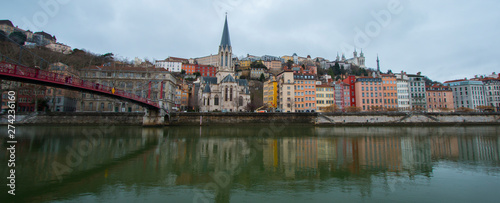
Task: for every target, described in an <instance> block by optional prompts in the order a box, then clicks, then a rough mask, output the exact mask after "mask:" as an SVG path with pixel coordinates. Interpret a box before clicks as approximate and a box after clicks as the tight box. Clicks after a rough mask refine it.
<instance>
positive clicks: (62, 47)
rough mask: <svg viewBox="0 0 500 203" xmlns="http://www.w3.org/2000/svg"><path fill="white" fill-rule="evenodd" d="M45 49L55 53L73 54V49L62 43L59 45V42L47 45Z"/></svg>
mask: <svg viewBox="0 0 500 203" xmlns="http://www.w3.org/2000/svg"><path fill="white" fill-rule="evenodd" d="M45 47H46V48H47V49H50V50H51V51H53V52H60V53H63V54H71V52H72V49H71V47H70V46H68V45H65V44H62V43H58V42H56V43H50V44H47V45H45Z"/></svg>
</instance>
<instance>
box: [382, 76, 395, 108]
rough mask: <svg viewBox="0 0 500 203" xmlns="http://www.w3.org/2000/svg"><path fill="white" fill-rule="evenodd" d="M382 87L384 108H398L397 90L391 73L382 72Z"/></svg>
mask: <svg viewBox="0 0 500 203" xmlns="http://www.w3.org/2000/svg"><path fill="white" fill-rule="evenodd" d="M381 77H382V88H383V92H384V108H385V109H388V108H392V109H397V108H398V91H397V82H396V76H395V75H393V74H382V75H381Z"/></svg>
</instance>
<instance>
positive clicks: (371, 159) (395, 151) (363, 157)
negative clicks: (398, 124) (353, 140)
mask: <svg viewBox="0 0 500 203" xmlns="http://www.w3.org/2000/svg"><path fill="white" fill-rule="evenodd" d="M358 146H359V147H358V150H359V163H360V164H361V165H363V166H365V167H366V169H371V170H388V171H400V170H401V167H402V157H401V141H400V138H399V137H373V136H367V137H363V138H361V139H359V145H358Z"/></svg>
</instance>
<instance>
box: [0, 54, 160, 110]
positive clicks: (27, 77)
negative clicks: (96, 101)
mask: <svg viewBox="0 0 500 203" xmlns="http://www.w3.org/2000/svg"><path fill="white" fill-rule="evenodd" d="M0 79H5V80H13V81H19V82H24V83H32V84H39V85H45V86H51V87H56V88H62V89H69V90H75V91H84V92H88V93H91V94H97V95H102V96H108V97H112V98H116V99H121V100H126V101H130V102H132V103H135V104H138V105H140V106H143V107H146V108H148V109H159V108H160V106H159V105H158V103H156V102H153V101H151V100H148V99H146V98H143V97H140V96H138V95H135V94H132V93H129V92H126V91H123V90H119V89H116V88H115V89H114V91H113V87H108V86H104V85H102V84H99V83H93V82H90V81H86V80H82V79H79V78H74V77H71V76H65V75H61V74H57V73H54V72H50V71H45V70H40V69H37V68H30V67H25V66H21V65H16V64H12V63H7V62H0Z"/></svg>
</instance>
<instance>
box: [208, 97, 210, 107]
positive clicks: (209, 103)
mask: <svg viewBox="0 0 500 203" xmlns="http://www.w3.org/2000/svg"><path fill="white" fill-rule="evenodd" d="M207 106H210V97H209V98H208V99H207Z"/></svg>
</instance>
